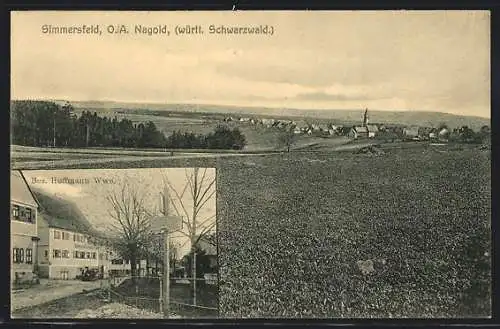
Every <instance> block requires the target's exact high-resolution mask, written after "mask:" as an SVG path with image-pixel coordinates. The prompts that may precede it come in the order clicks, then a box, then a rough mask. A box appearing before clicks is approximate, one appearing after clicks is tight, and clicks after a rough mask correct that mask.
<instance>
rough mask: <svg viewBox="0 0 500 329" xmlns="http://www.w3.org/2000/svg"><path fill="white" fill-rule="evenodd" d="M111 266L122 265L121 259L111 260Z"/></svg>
mask: <svg viewBox="0 0 500 329" xmlns="http://www.w3.org/2000/svg"><path fill="white" fill-rule="evenodd" d="M111 264H113V265H123V259H112V260H111Z"/></svg>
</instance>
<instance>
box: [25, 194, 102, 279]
mask: <svg viewBox="0 0 500 329" xmlns="http://www.w3.org/2000/svg"><path fill="white" fill-rule="evenodd" d="M34 195H35V196H36V198H37V200H38V202H39V204H40V211H39V216H38V221H37V227H38V237H39V239H40V241H39V248H38V254H37V255H38V263H39V265H38V267H39V273H40V277H45V278H50V279H62V280H68V279H75V278H76V277H77V276H78V275H80V274H82V271H84V270H86V269H89V270H90V269H94V270H97V271H100V272H101V273H106V272H107V269H106V268H105V261H106V257H107V256H105V250H104V248H103V247H102V245H101V244H100V243H99V241H100V240H103V238H102V236H100V234H99V233H97V232H95V231H94V230H93V229H92V228H91V226H90V224H89V223H88V221H87V220H86V218H85V216H84V215H83V214H82V213H81V212H80V210H79V209H78V207H77V206H76V205H75V204H73V203H71V202H68V201H65V200H62V199H59V198H58V197H56V196H51V195H48V194H45V193H41V192H39V191H35V193H34Z"/></svg>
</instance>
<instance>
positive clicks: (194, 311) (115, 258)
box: [10, 168, 219, 319]
mask: <svg viewBox="0 0 500 329" xmlns="http://www.w3.org/2000/svg"><path fill="white" fill-rule="evenodd" d="M10 180H11V183H10V188H11V221H10V223H11V225H10V226H11V229H10V236H11V270H10V275H11V317H12V318H24V319H36V318H49V319H52V318H65V319H82V318H83V319H84V318H122V319H129V318H138V319H142V318H144V319H146V318H159V319H165V318H216V317H218V298H219V297H218V277H217V276H218V261H217V238H216V231H217V228H216V226H217V225H216V222H217V221H216V170H215V168H153V169H123V170H109V169H102V170H101V169H88V170H47V171H43V170H33V171H16V170H13V171H11V174H10Z"/></svg>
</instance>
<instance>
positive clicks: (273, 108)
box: [10, 97, 491, 120]
mask: <svg viewBox="0 0 500 329" xmlns="http://www.w3.org/2000/svg"><path fill="white" fill-rule="evenodd" d="M10 100H11V101H23V100H30V101H66V102H69V103H71V102H76V103H84V102H103V103H104V102H108V103H128V104H137V105H149V104H151V105H194V106H229V107H240V108H243V109H244V108H247V109H261V110H266V109H267V110H297V111H356V110H359V111H364V110H365V109H368V110H370V111H372V112H406V113H408V112H410V113H411V112H414V113H442V114H448V115H454V116H462V117H475V118H481V119H488V120H491V108H490V116H482V115H477V114H476V115H467V114H457V113H451V112H443V111H429V110H418V109H414V110H410V109H387V110H381V109H377V108H375V109H373V108H372V109H370V107H368V106H360V107H359V108H317V109H314V108H313V109H311V108H309V109H308V108H299V107H278V106H258V105H240V104H235V103H227V104H220V103H219V104H217V103H205V102H200V103H194V102H190V101H175V102H161V101H126V100H116V99H102V100H97V99H89V100H82V99H79V100H76V99H63V98H43V97H41V98H11V99H10ZM240 112H244V111H240Z"/></svg>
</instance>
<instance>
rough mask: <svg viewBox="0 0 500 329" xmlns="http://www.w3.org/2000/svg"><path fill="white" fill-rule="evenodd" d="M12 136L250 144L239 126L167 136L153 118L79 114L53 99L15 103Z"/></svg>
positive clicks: (33, 142) (169, 144)
mask: <svg viewBox="0 0 500 329" xmlns="http://www.w3.org/2000/svg"><path fill="white" fill-rule="evenodd" d="M11 136H12V137H11V138H12V143H14V144H17V145H24V146H38V147H40V146H41V147H44V146H52V147H95V146H104V147H150V148H188V149H189V148H199V149H204V148H211V149H242V148H243V147H244V146H245V145H246V140H245V136H244V135H243V134H242V133H241V132H240V131H239V130H238V129H237V128H235V129H233V130H231V129H229V128H227V127H225V126H219V127H217V128H216V129H215V130H214V132H213V133H210V134H207V135H202V134H194V133H182V132H180V131H174V132H173V134H172V135H170V136H168V137H166V136H165V134H164V133H163V132H162V131H160V130H158V128H157V127H156V125H155V124H154V122H152V121H148V122H146V123H134V122H132V121H131V120H129V119H127V118H123V119H121V120H118V119H117V118H116V117H114V118H109V117H106V116H99V115H97V113H96V112H94V113H91V112H90V111H83V112H82V114H81V115H80V116H77V115H75V114H74V108H73V107H72V106H71V105H70V104H67V105H63V106H60V105H58V104H56V103H54V102H49V101H13V102H11Z"/></svg>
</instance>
